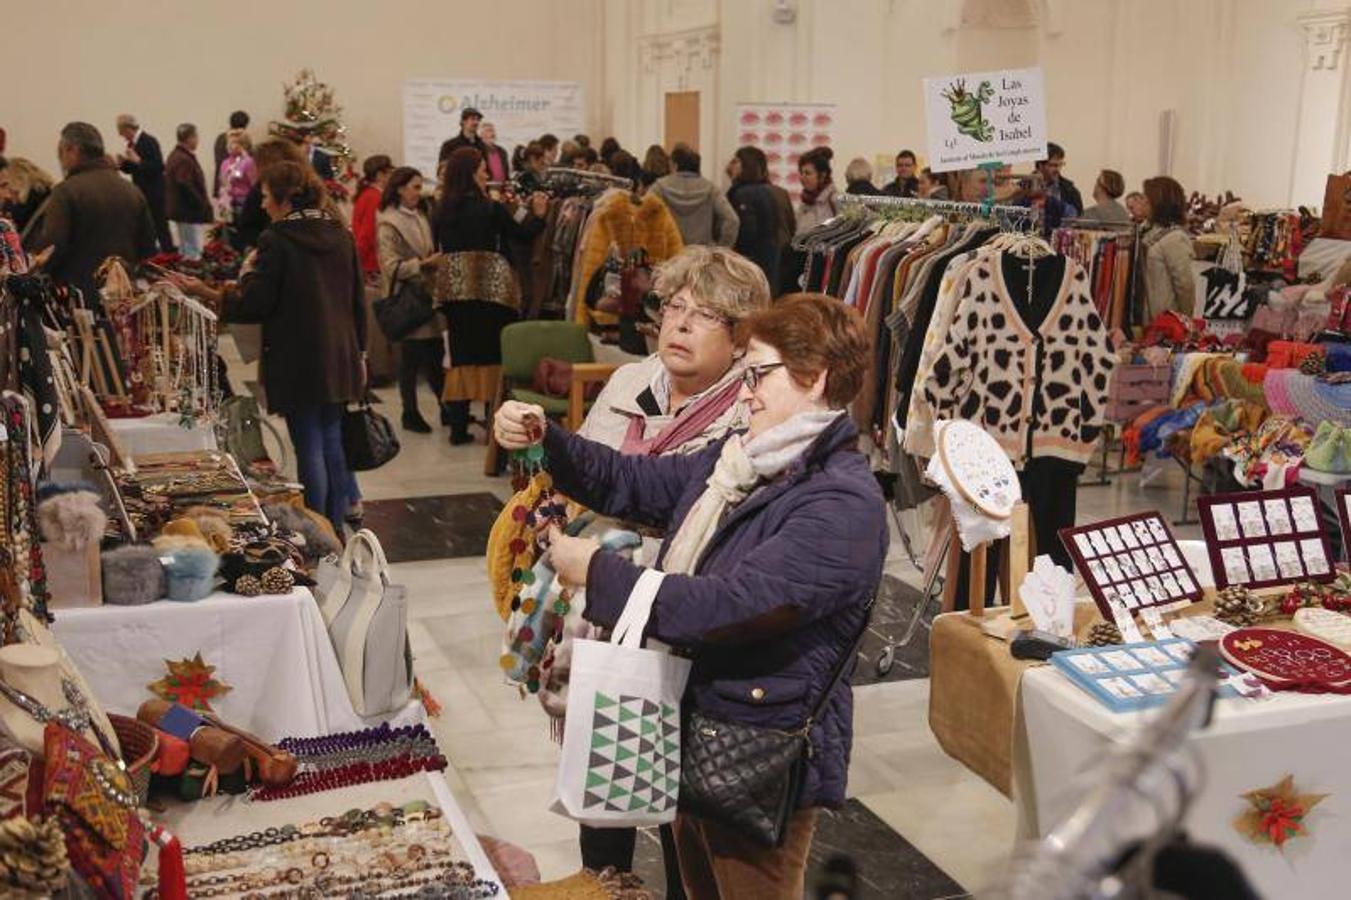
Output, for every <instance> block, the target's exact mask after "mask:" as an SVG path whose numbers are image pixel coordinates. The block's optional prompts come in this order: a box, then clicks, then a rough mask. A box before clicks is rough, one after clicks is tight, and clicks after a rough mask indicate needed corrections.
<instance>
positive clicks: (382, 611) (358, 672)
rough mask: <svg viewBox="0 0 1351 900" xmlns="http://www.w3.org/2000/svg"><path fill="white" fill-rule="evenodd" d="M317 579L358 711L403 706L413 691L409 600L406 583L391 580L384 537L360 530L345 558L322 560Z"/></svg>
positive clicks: (316, 590) (316, 591)
mask: <svg viewBox="0 0 1351 900" xmlns="http://www.w3.org/2000/svg"><path fill="white" fill-rule="evenodd" d="M315 580H316V581H317V582H318V584H316V585H315V588H314V594H315V599H317V600H318V601H319V611H320V613H322V615H323V617H324V624H325V626H327V628H328V636H329V638H330V639H331V640H332V641H333V649H334V651H335V652H336V653H337V654H338V664H339V666H341V668H342V675H343V680H344V681H345V682H346V684H347V694H348V696H350V697H351V698H352V706H353V707H354V708H355V709H356V712H357V715H360V716H377V715H382V714H384V713H387V712H394V711H396V710H399V709H401V708H402V707H403V706H404V705H406V704H407V703H408V698H409V697H410V696H411V694H412V690H413V651H412V648H411V646H410V645H409V643H408V604H407V598H406V596H405V590H404V587H403V586H402V585H398V584H391V583H390V577H389V561H388V560H386V559H385V551H384V550H383V549H382V548H381V547H380V540H379V538H377V537H376V536H375V534H374V533H373V532H371V531H369V530H368V529H365V528H363V529H362V530H360V531H358V532H357V533H356V534H355V535H353V536H352V539H351V540H349V541H348V542H347V547H346V549H345V550H343V553H342V556H341V557H338V558H337V559H334V558H333V557H330V558H328V559H326V560H324V561H323V562H321V563H320V564H319V571H318V572H317V574H316V579H315Z"/></svg>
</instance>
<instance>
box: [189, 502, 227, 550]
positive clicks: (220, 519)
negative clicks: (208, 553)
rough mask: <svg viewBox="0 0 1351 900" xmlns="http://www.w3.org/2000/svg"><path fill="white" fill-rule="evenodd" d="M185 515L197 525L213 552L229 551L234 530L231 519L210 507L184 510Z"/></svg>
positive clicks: (192, 507) (191, 507) (193, 507)
mask: <svg viewBox="0 0 1351 900" xmlns="http://www.w3.org/2000/svg"><path fill="white" fill-rule="evenodd" d="M183 515H184V516H186V517H188V518H190V519H192V521H194V522H196V523H197V529H198V530H199V531H201V533H202V537H203V538H204V539H205V540H206V542H207V544H208V545H209V546H210V547H211V549H212V550H215V551H216V552H217V553H226V552H228V551H229V549H230V541H231V540H232V539H233V538H234V529H233V528H231V527H230V519H229V517H228V516H227V515H225V513H223V512H222V511H220V510H219V509H212V508H211V507H209V506H190V507H188V508H187V509H185V510H183Z"/></svg>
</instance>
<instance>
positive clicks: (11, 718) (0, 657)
mask: <svg viewBox="0 0 1351 900" xmlns="http://www.w3.org/2000/svg"><path fill="white" fill-rule="evenodd" d="M0 681H3V682H4V683H5V684H7V685H9V686H10V687H12V688H14V689H15V690H17V691H22V692H23V693H25V694H27V695H28V696H29V697H31V698H33V699H34V700H36V701H37V702H38V703H41V704H42V705H43V706H45V707H46V708H47V709H48V710H49V711H51V712H53V713H55V712H59V711H61V710H64V709H66V708H67V707H69V706H70V701H69V700H67V699H66V696H65V692H64V691H63V690H62V686H61V656H60V654H58V653H57V652H56V651H55V650H52V649H51V648H49V647H36V646H33V645H32V644H11V645H10V646H8V647H3V648H0ZM0 725H3V726H4V728H5V730H6V731H7V732H9V734H10V735H11V736H12V737H13V738H14V740H15V741H16V742H18V743H19V745H20V746H22V747H23V748H24V749H26V750H28V751H29V752H30V753H32V754H33V755H34V756H38V757H41V756H42V755H43V744H44V740H43V732H44V731H45V729H46V726H45V725H44V724H43V723H42V722H39V721H38V720H37V719H35V718H33V716H32V714H31V713H29V712H28V711H26V710H24V709H21V708H19V707H18V706H15V705H14V703H13V702H12V701H11V700H10V699H9V698H8V697H6V696H4V695H3V694H0ZM85 737H86V738H87V739H89V740H90V741H91V742H92V741H94V740H95V738H94V735H93V734H91V733H89V732H88V730H86V732H85Z"/></svg>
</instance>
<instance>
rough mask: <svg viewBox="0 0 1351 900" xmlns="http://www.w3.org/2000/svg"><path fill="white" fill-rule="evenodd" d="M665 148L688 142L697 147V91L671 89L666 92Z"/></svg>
mask: <svg viewBox="0 0 1351 900" xmlns="http://www.w3.org/2000/svg"><path fill="white" fill-rule="evenodd" d="M664 140H665V143H666V149H667V150H670V149H671V148H672V147H674V146H675V145H676V144H679V143H684V144H689V145H690V146H691V147H692V148H694V149H695V150H696V151H697V150H698V149H699V92H698V91H672V92H668V93H667V94H666V131H665V136H664Z"/></svg>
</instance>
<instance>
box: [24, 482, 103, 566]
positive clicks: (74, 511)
mask: <svg viewBox="0 0 1351 900" xmlns="http://www.w3.org/2000/svg"><path fill="white" fill-rule="evenodd" d="M38 527H39V529H41V531H42V539H43V540H44V541H48V542H50V543H53V544H57V545H59V546H60V547H61V548H62V549H64V550H69V551H71V552H78V551H80V550H83V549H84V548H85V547H87V546H89V544H90V542H93V543H94V544H97V543H98V542H99V541H101V540H103V532H104V529H106V528H107V527H108V515H107V513H105V512H104V511H103V509H102V508H101V507H100V506H99V495H98V494H96V493H94V492H93V491H85V490H78V491H69V492H65V493H55V494H51V495H50V496H48V497H47V499H45V500H43V501H41V502H39V503H38Z"/></svg>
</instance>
